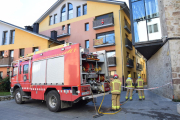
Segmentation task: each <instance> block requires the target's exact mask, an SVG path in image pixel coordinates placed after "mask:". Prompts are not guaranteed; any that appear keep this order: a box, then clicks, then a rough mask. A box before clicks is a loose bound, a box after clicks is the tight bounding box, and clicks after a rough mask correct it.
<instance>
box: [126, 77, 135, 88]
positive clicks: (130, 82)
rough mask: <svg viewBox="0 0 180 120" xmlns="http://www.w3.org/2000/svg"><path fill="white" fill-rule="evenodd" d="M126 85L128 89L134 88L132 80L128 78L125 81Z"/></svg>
mask: <svg viewBox="0 0 180 120" xmlns="http://www.w3.org/2000/svg"><path fill="white" fill-rule="evenodd" d="M126 83H127V86H126V87H128V88H134V86H133V85H132V83H133V80H132V79H130V78H128V79H127V80H126Z"/></svg>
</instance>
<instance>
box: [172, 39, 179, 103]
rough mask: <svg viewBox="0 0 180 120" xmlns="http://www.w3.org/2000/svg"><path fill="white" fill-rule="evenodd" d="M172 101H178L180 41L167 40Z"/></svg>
mask: <svg viewBox="0 0 180 120" xmlns="http://www.w3.org/2000/svg"><path fill="white" fill-rule="evenodd" d="M169 48H170V55H171V66H172V79H173V90H174V99H179V100H180V40H169Z"/></svg>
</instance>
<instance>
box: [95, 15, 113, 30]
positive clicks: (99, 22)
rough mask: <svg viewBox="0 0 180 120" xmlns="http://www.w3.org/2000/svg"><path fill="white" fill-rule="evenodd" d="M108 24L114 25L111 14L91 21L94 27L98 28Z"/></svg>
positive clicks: (108, 25)
mask: <svg viewBox="0 0 180 120" xmlns="http://www.w3.org/2000/svg"><path fill="white" fill-rule="evenodd" d="M110 26H114V18H113V16H111V17H107V18H104V19H99V20H94V21H93V28H94V29H100V28H104V27H110Z"/></svg>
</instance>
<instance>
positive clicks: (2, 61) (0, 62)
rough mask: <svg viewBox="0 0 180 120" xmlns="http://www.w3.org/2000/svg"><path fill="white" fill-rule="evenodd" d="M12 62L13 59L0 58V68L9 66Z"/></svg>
mask: <svg viewBox="0 0 180 120" xmlns="http://www.w3.org/2000/svg"><path fill="white" fill-rule="evenodd" d="M11 62H13V57H2V56H0V66H3V65H4V66H9V65H11Z"/></svg>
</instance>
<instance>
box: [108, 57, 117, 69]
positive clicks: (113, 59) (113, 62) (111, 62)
mask: <svg viewBox="0 0 180 120" xmlns="http://www.w3.org/2000/svg"><path fill="white" fill-rule="evenodd" d="M108 66H109V67H112V66H116V57H108Z"/></svg>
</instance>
